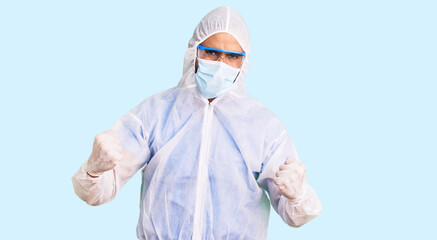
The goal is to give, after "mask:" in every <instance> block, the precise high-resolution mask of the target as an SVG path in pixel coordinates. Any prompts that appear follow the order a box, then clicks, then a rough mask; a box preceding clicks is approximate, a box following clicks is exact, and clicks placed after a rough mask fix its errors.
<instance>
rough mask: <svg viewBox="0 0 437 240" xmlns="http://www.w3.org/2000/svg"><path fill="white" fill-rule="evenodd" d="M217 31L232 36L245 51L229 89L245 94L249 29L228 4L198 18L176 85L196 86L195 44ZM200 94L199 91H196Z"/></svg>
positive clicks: (240, 95)
mask: <svg viewBox="0 0 437 240" xmlns="http://www.w3.org/2000/svg"><path fill="white" fill-rule="evenodd" d="M218 32H226V33H229V34H231V35H232V36H234V37H235V38H236V39H237V41H238V42H239V43H240V46H241V47H242V48H243V50H244V51H245V52H246V57H245V58H244V62H243V65H242V67H241V72H240V74H239V76H238V77H237V79H236V81H235V83H234V84H235V87H234V88H233V89H232V90H231V91H229V93H228V94H232V95H234V96H236V97H243V96H245V95H246V87H245V83H244V77H245V76H246V74H247V70H248V68H249V61H248V55H249V54H250V37H249V30H248V28H247V25H246V22H245V21H244V19H243V17H241V15H240V14H239V13H238V12H237V11H236V10H235V9H233V8H231V7H229V6H222V7H218V8H216V9H214V10H212V11H211V12H209V13H208V14H207V15H206V16H205V17H203V18H202V20H200V22H199V24H198V25H197V27H196V28H195V29H194V33H193V36H192V37H191V39H190V41H189V42H188V49H187V51H186V53H185V57H184V70H183V75H182V78H181V80H180V81H179V84H178V87H180V88H192V87H197V85H196V80H195V76H194V75H195V63H196V51H197V46H198V45H199V44H200V43H202V42H203V41H205V40H206V39H207V38H208V37H210V36H211V35H213V34H215V33H218ZM198 93H199V94H200V92H198Z"/></svg>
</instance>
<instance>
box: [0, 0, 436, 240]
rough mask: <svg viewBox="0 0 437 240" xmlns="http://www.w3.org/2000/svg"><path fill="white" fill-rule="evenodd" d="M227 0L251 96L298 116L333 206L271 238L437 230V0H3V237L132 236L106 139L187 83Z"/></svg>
mask: <svg viewBox="0 0 437 240" xmlns="http://www.w3.org/2000/svg"><path fill="white" fill-rule="evenodd" d="M220 5H231V6H233V7H234V8H235V9H237V10H238V11H240V13H241V14H242V15H243V17H244V18H245V19H246V21H247V24H248V26H249V29H250V33H251V37H252V49H253V54H252V55H251V56H250V60H251V68H250V71H249V74H248V76H247V78H246V83H247V90H248V92H249V94H251V95H252V96H254V97H256V98H258V99H259V100H261V101H262V102H263V103H265V104H266V105H267V106H268V107H269V108H270V109H271V110H272V111H273V112H274V113H275V114H276V115H277V116H278V117H279V118H280V119H281V120H282V122H283V123H284V124H285V126H286V127H287V129H288V131H289V133H290V135H291V136H292V138H293V140H294V142H295V144H296V147H297V150H298V152H299V155H300V157H301V159H302V161H303V162H304V163H305V164H306V166H307V168H308V170H307V174H308V178H309V181H310V184H311V185H312V186H313V187H314V189H315V190H316V191H317V193H318V195H319V197H320V199H321V201H322V204H323V211H322V214H321V215H320V216H319V217H317V218H316V219H314V220H313V221H312V222H310V223H308V224H307V225H305V226H303V227H302V228H299V229H293V228H290V227H288V226H287V225H286V224H285V223H283V222H282V220H281V219H280V218H279V217H278V215H277V214H276V213H275V212H274V211H273V210H272V214H271V219H270V225H269V239H272V240H273V239H275V240H280V239H437V234H436V231H435V226H434V225H435V224H436V213H437V211H436V202H437V198H436V187H435V186H434V185H435V184H436V183H437V179H436V173H435V169H436V166H437V165H436V161H437V154H436V150H437V141H436V135H437V128H436V122H437V117H436V103H437V98H436V90H437V88H436V80H437V48H436V43H437V35H436V34H437V33H436V32H437V14H436V13H437V4H436V1H420V0H415V1H412V0H411V1H383V0H379V1H373V0H371V1H338V0H337V1H262V2H259V3H255V2H254V1H246V2H243V1H232V2H231V1H173V2H170V1H154V2H151V1H83V0H80V1H79V0H76V1H55V0H53V1H47V0H44V1H19V0H15V1H1V2H0V81H1V85H0V86H1V87H0V104H1V105H0V106H1V119H0V121H1V124H0V128H1V129H0V130H1V131H0V132H1V145H0V146H1V173H0V180H1V181H0V184H1V197H0V203H1V204H0V206H1V213H0V221H1V222H0V226H1V230H0V239H30V238H31V239H135V238H136V236H135V227H136V224H137V219H138V214H139V210H138V204H139V191H140V178H139V174H137V175H135V177H133V178H132V179H131V180H130V181H129V182H128V183H127V185H126V186H125V187H124V188H123V189H122V190H121V191H120V193H119V195H118V196H117V198H116V199H115V200H114V201H112V202H111V203H109V204H105V205H103V206H99V207H90V206H88V205H86V204H85V203H84V202H82V201H81V200H80V199H79V198H78V197H76V195H75V194H74V192H73V187H72V184H71V176H72V175H73V174H74V173H75V171H76V170H77V169H78V168H79V166H80V165H81V164H82V163H83V162H84V161H85V160H86V159H87V158H88V156H89V154H90V152H91V146H92V141H93V137H94V136H95V135H96V134H97V133H99V132H102V131H105V130H107V129H108V128H110V127H111V125H112V124H113V123H114V121H115V120H116V119H117V118H119V117H120V116H122V115H123V114H124V113H126V112H127V111H129V110H130V109H131V108H133V107H134V106H135V105H137V104H138V103H139V102H140V101H142V100H143V99H144V98H146V97H147V96H150V95H152V94H155V93H157V92H159V91H162V90H164V89H167V88H170V87H173V86H175V85H176V84H177V83H178V81H179V78H180V76H181V73H182V62H183V56H184V53H185V50H186V46H187V43H188V40H189V38H190V37H191V34H192V32H193V30H194V28H195V26H196V25H197V23H198V21H199V20H200V19H201V18H202V17H203V16H204V15H205V14H206V13H207V12H209V11H210V10H212V9H213V8H215V7H217V6H220Z"/></svg>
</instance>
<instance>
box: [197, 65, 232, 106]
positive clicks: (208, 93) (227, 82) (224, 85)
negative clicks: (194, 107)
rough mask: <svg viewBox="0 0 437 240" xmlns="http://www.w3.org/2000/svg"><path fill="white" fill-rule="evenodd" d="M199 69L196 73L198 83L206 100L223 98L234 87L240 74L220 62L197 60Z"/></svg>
mask: <svg viewBox="0 0 437 240" xmlns="http://www.w3.org/2000/svg"><path fill="white" fill-rule="evenodd" d="M197 61H198V64H199V67H198V68H197V72H196V76H195V77H196V82H197V87H198V88H199V91H200V93H202V95H203V96H204V97H206V98H215V97H220V96H223V95H224V94H225V93H227V92H228V91H229V90H230V89H232V87H233V86H234V85H233V83H234V81H235V79H236V78H237V76H238V73H239V72H240V69H239V68H234V67H231V66H229V65H227V64H226V63H223V62H220V61H210V60H205V59H201V58H197Z"/></svg>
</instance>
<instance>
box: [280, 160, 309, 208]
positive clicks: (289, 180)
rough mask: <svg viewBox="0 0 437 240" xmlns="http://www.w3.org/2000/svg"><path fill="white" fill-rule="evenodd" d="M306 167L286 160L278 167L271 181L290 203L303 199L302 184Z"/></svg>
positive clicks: (297, 162) (294, 161) (295, 161)
mask: <svg viewBox="0 0 437 240" xmlns="http://www.w3.org/2000/svg"><path fill="white" fill-rule="evenodd" d="M305 170H306V167H305V165H303V164H302V163H301V162H299V161H297V160H295V159H292V158H287V160H285V163H284V164H282V165H281V166H279V170H278V171H277V172H276V177H275V178H274V179H273V181H274V182H275V184H276V185H277V186H278V188H279V190H280V191H281V193H282V195H284V196H285V197H286V198H288V199H289V200H290V202H292V203H298V202H300V200H301V199H302V197H303V188H302V184H303V181H304V178H305Z"/></svg>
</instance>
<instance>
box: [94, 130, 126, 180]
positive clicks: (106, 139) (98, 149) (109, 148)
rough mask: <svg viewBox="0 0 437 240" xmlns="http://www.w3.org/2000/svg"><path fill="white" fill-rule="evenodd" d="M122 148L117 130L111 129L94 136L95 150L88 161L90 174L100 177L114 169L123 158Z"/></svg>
mask: <svg viewBox="0 0 437 240" xmlns="http://www.w3.org/2000/svg"><path fill="white" fill-rule="evenodd" d="M122 150H123V148H122V147H121V146H120V141H119V140H118V138H117V134H115V132H113V131H111V130H110V131H107V132H103V133H100V134H98V135H97V136H96V137H95V138H94V144H93V151H92V153H91V156H90V157H89V158H88V161H87V163H86V171H87V173H88V175H90V176H92V177H98V176H100V175H102V174H103V173H104V172H106V171H108V170H111V169H113V168H114V167H115V166H116V165H117V163H118V162H120V161H121V159H122V158H123V155H122Z"/></svg>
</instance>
